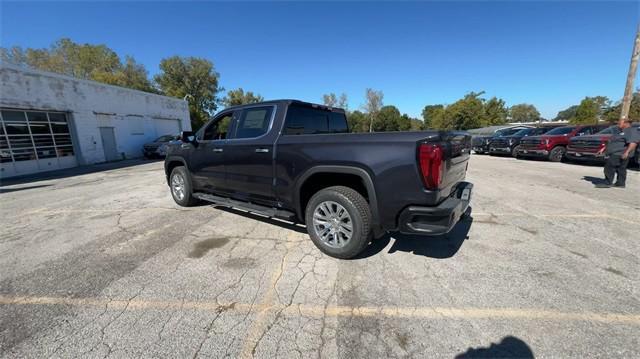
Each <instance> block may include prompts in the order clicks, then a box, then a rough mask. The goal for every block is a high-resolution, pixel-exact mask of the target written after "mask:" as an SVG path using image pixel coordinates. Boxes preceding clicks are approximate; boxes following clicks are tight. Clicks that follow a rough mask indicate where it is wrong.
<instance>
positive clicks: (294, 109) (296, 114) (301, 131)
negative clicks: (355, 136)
mask: <svg viewBox="0 0 640 359" xmlns="http://www.w3.org/2000/svg"><path fill="white" fill-rule="evenodd" d="M348 131H349V128H348V126H347V119H346V117H345V115H344V114H343V113H341V112H332V111H327V110H322V109H317V108H312V107H306V106H296V105H292V106H290V107H289V110H288V111H287V119H286V121H285V126H284V134H285V135H312V134H321V133H344V132H348Z"/></svg>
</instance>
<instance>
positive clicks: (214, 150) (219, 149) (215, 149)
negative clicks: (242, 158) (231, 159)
mask: <svg viewBox="0 0 640 359" xmlns="http://www.w3.org/2000/svg"><path fill="white" fill-rule="evenodd" d="M222 151H224V150H223V149H222V148H214V149H213V152H222Z"/></svg>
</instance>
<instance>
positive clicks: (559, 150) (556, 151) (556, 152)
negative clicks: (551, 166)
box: [549, 146, 567, 162]
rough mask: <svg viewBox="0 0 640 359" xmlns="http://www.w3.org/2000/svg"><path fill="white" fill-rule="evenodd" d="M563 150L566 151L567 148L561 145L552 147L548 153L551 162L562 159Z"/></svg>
mask: <svg viewBox="0 0 640 359" xmlns="http://www.w3.org/2000/svg"><path fill="white" fill-rule="evenodd" d="M565 152H567V149H566V148H564V147H562V146H558V147H554V148H553V149H552V150H551V152H550V153H549V161H551V162H560V161H562V158H563V157H564V154H565Z"/></svg>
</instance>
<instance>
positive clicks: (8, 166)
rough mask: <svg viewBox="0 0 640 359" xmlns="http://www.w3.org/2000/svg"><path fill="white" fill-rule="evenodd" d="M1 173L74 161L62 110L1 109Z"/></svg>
mask: <svg viewBox="0 0 640 359" xmlns="http://www.w3.org/2000/svg"><path fill="white" fill-rule="evenodd" d="M0 114H1V115H0V164H1V165H0V167H1V172H0V174H1V175H2V177H10V176H13V175H23V174H29V173H35V172H42V171H49V170H55V169H59V168H67V167H73V166H76V165H77V162H76V157H75V154H74V152H73V145H72V143H71V134H70V132H69V124H68V122H67V115H66V114H65V113H63V112H45V111H21V110H14V109H2V110H1V111H0Z"/></svg>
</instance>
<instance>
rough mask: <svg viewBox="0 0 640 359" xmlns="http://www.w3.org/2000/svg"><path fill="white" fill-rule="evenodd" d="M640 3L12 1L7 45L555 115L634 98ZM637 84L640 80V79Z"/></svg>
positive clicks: (267, 90) (243, 79)
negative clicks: (495, 103) (112, 54)
mask: <svg viewBox="0 0 640 359" xmlns="http://www.w3.org/2000/svg"><path fill="white" fill-rule="evenodd" d="M639 4H640V2H637V1H627V2H611V1H607V2H593V1H589V2H577V1H553V2H542V1H535V2H522V1H516V2H497V1H486V2H483V1H470V2H464V1H457V2H394V3H392V2H324V3H319V2H265V1H263V2H245V3H232V2H115V3H103V2H66V3H61V2H2V4H1V5H0V6H2V8H1V27H2V28H1V30H2V32H1V36H0V41H1V44H2V46H13V45H19V46H22V47H48V46H49V45H50V44H51V43H52V42H53V41H55V40H57V39H59V38H61V37H69V38H71V39H73V40H74V41H76V42H83V43H84V42H89V43H94V44H95V43H104V44H106V45H108V46H109V47H111V48H113V49H114V50H116V51H117V52H118V53H119V54H120V55H122V56H124V55H132V56H134V57H135V58H136V59H137V60H138V61H139V62H142V63H143V64H144V65H145V66H146V67H147V69H148V70H149V72H150V73H151V74H152V75H153V74H154V73H155V72H157V71H158V64H159V62H160V60H161V59H162V58H164V57H168V56H172V55H181V56H199V57H205V58H207V59H210V60H212V61H213V62H214V64H215V66H216V69H217V71H218V72H219V73H220V74H221V79H220V82H221V85H222V86H223V87H225V88H227V89H232V88H236V87H243V88H244V89H245V90H252V91H255V92H258V93H260V94H261V95H263V96H264V97H265V98H267V99H274V98H298V99H302V100H307V101H313V102H320V101H321V96H322V94H323V93H328V92H335V93H338V94H339V93H341V92H345V93H347V95H348V97H349V107H350V109H357V108H359V107H360V106H361V105H362V103H363V102H364V99H363V98H364V91H365V88H367V87H371V88H374V89H379V90H382V91H383V92H384V102H385V104H393V105H396V106H398V107H399V108H400V110H401V111H402V112H406V113H408V114H410V115H412V116H419V114H420V112H421V110H422V108H423V107H424V105H426V104H436V103H451V102H453V101H455V100H457V99H459V98H460V97H462V96H463V95H464V94H465V93H467V92H469V91H481V90H483V91H486V96H487V97H490V96H498V97H501V98H503V99H505V100H506V101H507V104H509V105H513V104H516V103H522V102H528V103H533V104H535V105H536V106H537V107H538V109H539V110H540V112H541V113H542V115H543V116H545V117H554V116H555V115H556V113H557V112H558V111H559V110H561V109H563V108H566V107H568V106H569V105H572V104H575V103H578V102H579V101H580V99H582V98H583V97H584V96H593V95H605V96H608V97H610V98H612V99H615V100H619V99H620V98H621V97H622V93H623V90H624V84H625V79H626V73H627V69H628V66H629V58H630V55H631V47H632V44H633V37H634V34H635V28H636V26H637V25H638V21H639V18H640V5H639ZM636 86H639V85H638V84H636Z"/></svg>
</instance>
